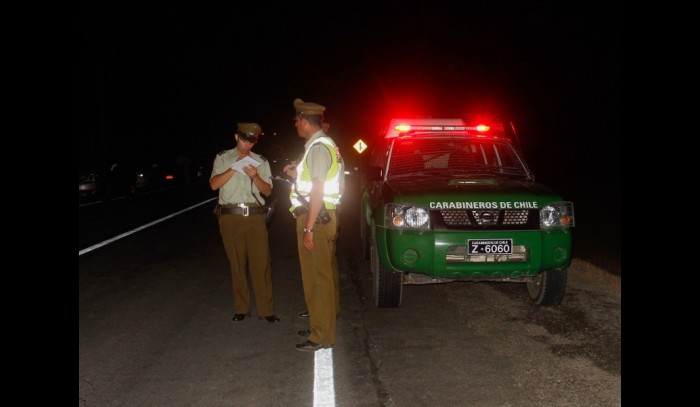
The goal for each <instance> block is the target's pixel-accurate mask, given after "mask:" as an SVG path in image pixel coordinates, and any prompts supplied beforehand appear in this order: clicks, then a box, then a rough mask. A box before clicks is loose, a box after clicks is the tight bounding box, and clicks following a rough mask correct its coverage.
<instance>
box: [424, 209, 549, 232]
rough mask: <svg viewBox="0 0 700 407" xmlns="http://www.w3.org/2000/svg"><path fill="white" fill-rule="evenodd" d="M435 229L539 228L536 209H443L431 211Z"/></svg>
mask: <svg viewBox="0 0 700 407" xmlns="http://www.w3.org/2000/svg"><path fill="white" fill-rule="evenodd" d="M430 214H431V219H430V220H431V222H432V223H433V224H434V229H435V230H441V229H513V228H514V227H516V228H517V229H539V222H540V220H539V211H538V210H536V209H534V210H533V209H500V210H492V209H491V210H489V209H441V210H434V211H430Z"/></svg>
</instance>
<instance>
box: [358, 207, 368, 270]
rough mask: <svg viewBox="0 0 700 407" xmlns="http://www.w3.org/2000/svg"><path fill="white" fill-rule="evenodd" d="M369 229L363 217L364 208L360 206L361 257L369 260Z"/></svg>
mask: <svg viewBox="0 0 700 407" xmlns="http://www.w3.org/2000/svg"><path fill="white" fill-rule="evenodd" d="M370 235H371V233H370V230H369V226H367V219H365V211H364V208H362V207H361V206H360V240H361V243H362V258H363V259H365V260H369V257H370V254H369V252H370V249H369V245H370V237H371V236H370Z"/></svg>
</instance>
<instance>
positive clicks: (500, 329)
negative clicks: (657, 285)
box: [79, 181, 621, 407]
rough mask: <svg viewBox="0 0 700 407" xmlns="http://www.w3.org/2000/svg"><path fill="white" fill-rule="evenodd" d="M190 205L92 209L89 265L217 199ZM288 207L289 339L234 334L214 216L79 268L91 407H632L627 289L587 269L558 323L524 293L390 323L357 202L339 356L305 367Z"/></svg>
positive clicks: (432, 304) (457, 299)
mask: <svg viewBox="0 0 700 407" xmlns="http://www.w3.org/2000/svg"><path fill="white" fill-rule="evenodd" d="M348 185H349V187H351V188H352V187H353V186H352V185H353V184H352V181H349V184H348ZM354 187H356V185H354ZM184 190H185V188H182V189H181V190H180V191H175V190H173V191H168V192H166V191H164V192H163V193H162V194H153V195H152V196H150V197H142V199H143V201H141V202H140V204H139V205H140V207H148V208H149V210H148V213H149V215H142V214H136V213H134V211H135V209H134V208H133V207H131V206H130V205H132V202H136V201H130V200H123V201H116V202H112V203H111V204H100V205H94V206H90V207H85V208H81V209H80V210H79V217H80V224H81V226H80V242H79V249H83V248H85V247H88V246H90V245H92V244H94V243H95V242H97V241H99V240H100V239H102V238H103V237H102V236H103V235H108V234H112V236H113V235H115V234H119V233H122V232H123V231H124V230H129V229H131V228H133V227H135V226H134V225H137V224H139V222H140V223H141V224H143V223H144V222H150V221H152V220H153V219H158V218H161V217H163V216H167V214H172V213H173V212H174V211H175V209H173V208H174V207H179V208H186V207H193V206H194V205H196V204H197V203H201V202H203V201H205V200H207V199H210V198H211V197H213V196H215V195H214V194H213V193H212V192H211V191H208V190H206V188H201V187H197V186H193V187H190V189H189V190H188V191H189V192H187V193H185V192H183V191H184ZM348 196H351V195H348ZM175 201H177V202H175ZM284 204H285V203H284V202H282V203H281V205H280V206H279V207H278V211H277V213H276V215H275V218H274V219H273V223H272V224H271V226H270V244H271V248H272V259H273V264H272V267H273V284H274V294H275V304H276V309H277V315H278V316H280V317H281V318H282V320H281V322H280V323H276V324H271V323H268V322H266V321H263V320H259V319H257V314H256V313H255V310H253V314H254V317H253V318H249V319H246V320H245V321H243V322H239V323H233V322H231V316H232V314H233V304H232V297H231V292H230V276H229V272H228V264H227V260H226V256H225V254H224V250H223V247H222V245H221V241H220V236H219V232H218V227H217V224H216V221H215V218H214V216H213V215H212V213H211V206H212V205H213V204H208V203H207V204H203V205H200V206H196V207H194V208H193V209H191V210H189V211H185V212H183V213H180V214H178V215H177V216H173V217H171V218H169V219H167V220H165V221H164V222H161V223H155V224H153V225H152V226H150V227H147V228H145V229H142V230H140V231H138V232H136V233H133V234H129V235H128V236H125V237H124V238H121V239H119V240H116V241H114V242H112V243H110V244H108V245H104V246H102V247H99V248H97V249H95V250H91V251H89V252H88V253H85V254H83V255H81V256H79V370H80V371H79V405H80V406H314V405H329V406H332V405H335V406H353V407H354V406H363V407H364V406H552V405H567V406H591V405H596V406H618V405H620V404H621V358H620V322H621V314H620V297H619V276H613V275H611V274H608V273H606V272H605V271H602V270H600V269H597V268H596V267H594V266H593V265H591V264H589V263H586V262H583V261H580V260H576V261H575V262H574V264H573V265H572V268H571V270H570V275H569V286H568V289H567V293H566V296H565V298H564V301H563V303H562V305H561V306H558V307H554V308H540V307H534V306H532V305H531V304H530V303H529V302H528V298H527V292H526V289H525V287H524V285H521V284H516V283H449V284H437V285H419V286H416V285H409V286H406V287H405V288H404V301H403V304H402V306H401V307H400V308H395V309H378V308H375V307H374V306H373V304H372V291H371V290H372V283H371V275H370V272H369V270H370V268H369V262H368V261H366V260H364V259H363V258H362V256H361V253H362V252H361V245H360V239H359V230H358V225H359V220H358V217H357V215H358V214H357V213H355V212H356V211H354V210H350V209H349V208H353V207H356V206H355V205H354V203H353V202H352V201H351V200H349V201H348V202H346V210H344V212H343V214H342V218H341V227H342V229H341V238H340V240H339V245H338V253H339V260H340V267H341V316H340V319H339V321H338V342H337V343H336V345H335V346H334V348H333V349H332V350H331V351H328V352H326V353H325V354H323V355H320V354H319V353H316V354H309V353H302V352H298V351H296V350H295V349H294V345H295V344H296V343H299V342H302V341H303V338H301V337H299V336H297V335H296V332H297V331H298V330H301V329H305V328H306V327H307V326H306V323H305V320H303V319H300V318H298V317H297V316H296V314H297V313H298V312H299V311H301V310H303V309H304V308H305V306H304V300H303V294H302V286H301V279H300V273H299V265H298V260H297V254H296V242H295V237H294V234H293V223H292V219H291V216H289V215H287V213H286V212H285V210H284V209H285V208H284ZM108 214H109V215H108ZM107 217H108V218H110V219H112V221H111V222H109V221H107V220H105V218H107ZM134 217H136V218H140V219H139V220H138V221H132V220H130V219H133V218H134ZM95 224H96V225H97V226H95ZM328 357H330V360H331V363H330V367H331V368H332V371H330V372H329V371H327V370H326V371H324V372H322V375H321V376H322V377H325V378H326V379H328V378H332V383H331V386H330V388H331V390H332V396H333V397H332V398H331V399H330V400H331V401H329V399H324V400H325V401H323V403H322V402H320V401H319V400H318V398H317V399H316V404H314V400H315V398H314V397H315V393H314V389H316V397H318V394H319V393H320V391H319V387H318V379H315V376H316V374H317V373H318V372H315V369H317V368H318V366H319V360H318V359H321V358H328ZM315 386H316V387H315ZM325 390H326V391H327V390H328V383H327V382H326V387H325Z"/></svg>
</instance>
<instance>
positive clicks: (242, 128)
mask: <svg viewBox="0 0 700 407" xmlns="http://www.w3.org/2000/svg"><path fill="white" fill-rule="evenodd" d="M261 132H262V129H261V128H260V126H259V125H258V124H257V123H238V132H237V133H238V137H240V138H242V139H243V140H246V141H249V142H251V143H257V141H258V137H259V136H260V133H261Z"/></svg>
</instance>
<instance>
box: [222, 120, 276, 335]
mask: <svg viewBox="0 0 700 407" xmlns="http://www.w3.org/2000/svg"><path fill="white" fill-rule="evenodd" d="M261 132H262V130H261V129H260V126H259V125H258V124H257V123H238V131H236V133H235V136H234V137H235V139H236V148H234V149H231V150H224V151H222V152H220V153H219V154H217V155H216V158H215V159H214V165H213V168H212V172H211V178H210V179H209V185H210V186H211V189H212V190H213V191H216V190H219V201H218V203H219V205H220V206H219V207H218V210H219V211H220V213H219V214H218V218H219V231H220V232H221V239H222V241H223V244H224V249H225V250H226V256H227V257H228V261H229V265H230V268H231V283H232V288H233V299H234V314H233V318H232V320H233V321H234V322H238V321H243V320H244V319H245V318H246V317H247V316H250V315H251V313H250V292H249V290H248V278H247V276H248V274H249V275H250V279H251V281H252V285H253V290H254V291H255V302H256V305H257V310H258V315H259V317H260V318H261V319H265V320H267V321H268V322H279V320H280V319H279V318H278V317H277V316H275V304H274V301H273V298H272V267H271V260H270V246H269V241H268V236H267V226H266V225H265V207H264V205H263V204H264V198H263V197H262V196H260V194H261V193H262V194H264V195H267V196H269V195H270V193H271V192H272V172H271V171H270V163H269V162H268V161H267V160H266V159H265V158H264V157H263V156H261V155H259V154H255V153H253V152H252V151H251V150H252V148H253V146H254V145H255V143H257V142H258V137H260V133H261ZM246 157H249V158H252V159H253V160H255V161H256V162H257V163H259V164H256V165H257V166H256V165H246V166H244V167H242V168H240V169H239V170H237V169H234V168H233V167H234V164H235V163H236V162H237V161H240V160H242V159H244V158H246ZM246 270H247V271H248V273H246Z"/></svg>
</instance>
